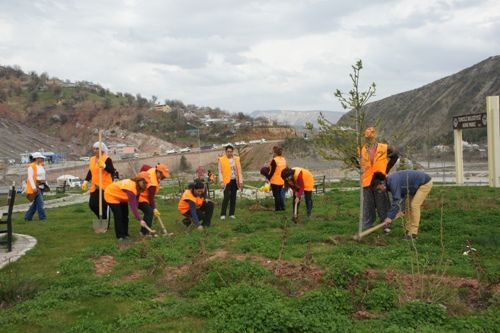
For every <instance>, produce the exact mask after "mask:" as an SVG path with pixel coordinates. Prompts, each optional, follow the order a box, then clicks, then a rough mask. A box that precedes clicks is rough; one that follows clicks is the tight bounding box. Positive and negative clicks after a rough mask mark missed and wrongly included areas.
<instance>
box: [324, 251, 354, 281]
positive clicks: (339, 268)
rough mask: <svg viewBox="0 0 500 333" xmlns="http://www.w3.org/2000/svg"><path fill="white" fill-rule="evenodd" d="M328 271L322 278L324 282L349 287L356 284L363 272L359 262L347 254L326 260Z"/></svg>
mask: <svg viewBox="0 0 500 333" xmlns="http://www.w3.org/2000/svg"><path fill="white" fill-rule="evenodd" d="M328 266H329V272H328V273H327V274H325V277H324V278H323V279H324V281H325V282H326V283H330V284H331V283H333V284H334V285H335V286H337V287H343V288H346V287H349V286H352V285H355V284H356V281H358V280H359V279H360V278H361V275H362V274H363V273H364V268H363V267H362V266H361V264H359V263H357V262H355V261H353V260H352V258H350V257H347V256H338V257H335V258H334V259H333V260H330V261H329V262H328Z"/></svg>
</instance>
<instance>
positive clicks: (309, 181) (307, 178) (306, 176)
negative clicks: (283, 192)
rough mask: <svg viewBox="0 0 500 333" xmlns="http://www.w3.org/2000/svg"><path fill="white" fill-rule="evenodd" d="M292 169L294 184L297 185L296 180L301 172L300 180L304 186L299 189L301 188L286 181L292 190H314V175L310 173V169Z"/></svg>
mask: <svg viewBox="0 0 500 333" xmlns="http://www.w3.org/2000/svg"><path fill="white" fill-rule="evenodd" d="M292 169H293V180H294V182H295V185H296V186H298V185H299V184H298V182H297V180H298V179H299V177H300V174H301V173H302V181H303V182H304V184H303V186H304V188H303V189H301V188H298V189H296V188H294V186H293V185H294V184H293V183H290V182H288V183H289V184H290V185H291V186H290V187H291V188H292V190H293V191H294V192H303V191H312V190H314V177H313V175H312V173H311V171H309V170H307V169H303V168H297V167H296V168H292Z"/></svg>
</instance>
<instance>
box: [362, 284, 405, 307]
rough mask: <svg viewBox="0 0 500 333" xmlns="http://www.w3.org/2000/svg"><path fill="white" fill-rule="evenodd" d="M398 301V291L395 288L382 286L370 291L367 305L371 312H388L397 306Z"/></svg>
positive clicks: (366, 299)
mask: <svg viewBox="0 0 500 333" xmlns="http://www.w3.org/2000/svg"><path fill="white" fill-rule="evenodd" d="M397 301H398V295H397V293H396V291H395V290H394V289H393V288H390V287H388V286H385V285H381V286H377V287H375V288H373V289H371V290H370V291H368V294H367V295H366V298H365V305H366V308H367V309H369V310H376V311H388V310H391V309H393V308H394V307H395V306H396V304H397Z"/></svg>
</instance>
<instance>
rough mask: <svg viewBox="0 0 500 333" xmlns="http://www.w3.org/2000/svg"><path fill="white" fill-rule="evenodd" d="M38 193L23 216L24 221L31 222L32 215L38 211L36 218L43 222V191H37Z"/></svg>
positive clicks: (44, 216) (44, 217)
mask: <svg viewBox="0 0 500 333" xmlns="http://www.w3.org/2000/svg"><path fill="white" fill-rule="evenodd" d="M39 191H40V193H38V195H37V196H36V197H35V200H33V202H32V203H31V206H30V208H29V209H28V211H27V212H26V214H24V219H25V220H28V221H31V220H32V219H33V215H35V212H37V211H38V218H39V219H40V220H45V219H46V218H47V216H46V215H45V209H44V208H43V190H41V189H40V190H39Z"/></svg>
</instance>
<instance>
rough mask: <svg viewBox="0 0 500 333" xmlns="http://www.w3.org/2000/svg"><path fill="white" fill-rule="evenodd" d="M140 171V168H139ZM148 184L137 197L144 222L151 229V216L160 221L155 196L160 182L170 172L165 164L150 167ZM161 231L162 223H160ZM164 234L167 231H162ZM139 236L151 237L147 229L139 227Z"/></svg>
mask: <svg viewBox="0 0 500 333" xmlns="http://www.w3.org/2000/svg"><path fill="white" fill-rule="evenodd" d="M141 170H142V168H141ZM145 172H147V173H148V174H149V179H150V182H148V185H147V188H146V191H144V192H141V194H140V195H139V209H140V210H142V212H143V213H144V221H146V223H147V224H148V226H149V227H150V228H151V227H152V225H153V216H154V217H156V218H157V219H158V221H161V218H160V215H161V214H160V211H159V210H158V209H157V208H156V201H155V195H156V194H157V193H158V192H159V191H160V181H162V180H163V179H165V178H167V177H169V176H170V172H169V171H168V168H167V166H166V165H165V164H158V165H157V166H156V167H154V168H153V167H151V168H149V169H148V170H147V171H145ZM160 224H162V227H163V229H165V227H164V226H163V222H161V223H160ZM164 233H165V234H166V233H167V231H166V230H164ZM141 235H143V236H148V235H151V234H150V232H149V231H148V229H146V228H144V227H141Z"/></svg>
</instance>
